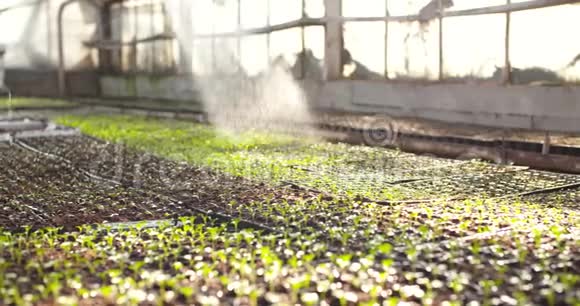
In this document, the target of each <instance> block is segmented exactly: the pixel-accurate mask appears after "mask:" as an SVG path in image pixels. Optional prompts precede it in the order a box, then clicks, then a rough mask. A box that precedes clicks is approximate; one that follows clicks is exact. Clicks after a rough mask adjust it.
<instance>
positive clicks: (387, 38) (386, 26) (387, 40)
mask: <svg viewBox="0 0 580 306" xmlns="http://www.w3.org/2000/svg"><path fill="white" fill-rule="evenodd" d="M389 15H390V13H389V0H385V17H387V18H388V17H389ZM385 79H387V80H388V79H389V21H388V20H385Z"/></svg>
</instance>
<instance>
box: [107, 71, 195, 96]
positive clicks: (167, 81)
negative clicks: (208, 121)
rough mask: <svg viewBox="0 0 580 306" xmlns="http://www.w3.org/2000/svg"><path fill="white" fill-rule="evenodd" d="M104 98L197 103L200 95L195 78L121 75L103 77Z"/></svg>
mask: <svg viewBox="0 0 580 306" xmlns="http://www.w3.org/2000/svg"><path fill="white" fill-rule="evenodd" d="M99 83H100V87H101V91H102V95H103V96H104V97H111V98H146V99H162V100H163V99H165V100H181V101H195V100H199V94H198V93H197V91H196V90H195V89H194V88H193V84H194V81H193V78H192V77H186V76H149V75H120V76H113V75H110V76H102V77H101V78H100V82H99Z"/></svg>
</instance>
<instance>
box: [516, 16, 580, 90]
mask: <svg viewBox="0 0 580 306" xmlns="http://www.w3.org/2000/svg"><path fill="white" fill-rule="evenodd" d="M578 16H580V6H578V5H564V6H557V7H551V8H543V9H538V10H531V11H522V12H516V13H513V14H512V23H511V25H512V27H511V49H510V51H511V52H510V61H511V64H512V68H513V71H512V80H513V82H514V83H515V84H533V83H535V84H553V83H562V82H564V81H571V82H578V81H580V61H578V59H580V57H578V56H579V55H580V40H579V39H577V36H578V35H577V34H576V29H580V19H579V18H578Z"/></svg>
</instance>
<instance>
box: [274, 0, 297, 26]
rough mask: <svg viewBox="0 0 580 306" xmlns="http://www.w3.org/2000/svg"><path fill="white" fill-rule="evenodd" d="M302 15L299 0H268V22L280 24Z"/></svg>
mask: <svg viewBox="0 0 580 306" xmlns="http://www.w3.org/2000/svg"><path fill="white" fill-rule="evenodd" d="M301 17H302V1H301V0H284V1H280V0H278V1H276V0H270V24H280V23H284V22H288V21H293V20H296V19H300V18H301Z"/></svg>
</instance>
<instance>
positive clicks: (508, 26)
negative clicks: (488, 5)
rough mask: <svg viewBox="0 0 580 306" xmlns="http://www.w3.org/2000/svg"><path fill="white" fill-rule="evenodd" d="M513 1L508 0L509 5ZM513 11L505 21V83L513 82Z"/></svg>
mask: <svg viewBox="0 0 580 306" xmlns="http://www.w3.org/2000/svg"><path fill="white" fill-rule="evenodd" d="M511 3H512V1H511V0H507V5H510V4H511ZM511 17H512V14H511V12H509V11H508V12H507V13H506V23H505V64H504V74H503V83H504V84H505V85H509V84H511V83H512V64H511V61H510V32H511V19H512V18H511Z"/></svg>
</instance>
